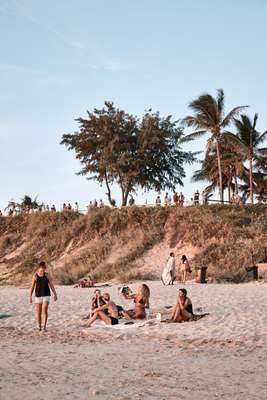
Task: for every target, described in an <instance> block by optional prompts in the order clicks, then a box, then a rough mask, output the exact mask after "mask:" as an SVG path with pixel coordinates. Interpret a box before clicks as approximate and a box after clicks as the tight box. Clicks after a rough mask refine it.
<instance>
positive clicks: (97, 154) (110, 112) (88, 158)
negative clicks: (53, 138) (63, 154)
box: [61, 102, 195, 206]
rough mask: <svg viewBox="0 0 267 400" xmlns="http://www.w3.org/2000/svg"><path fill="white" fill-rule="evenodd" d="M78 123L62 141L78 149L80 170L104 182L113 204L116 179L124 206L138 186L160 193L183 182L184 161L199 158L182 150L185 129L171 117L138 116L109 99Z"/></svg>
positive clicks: (76, 151) (150, 114) (70, 147)
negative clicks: (183, 130) (120, 107)
mask: <svg viewBox="0 0 267 400" xmlns="http://www.w3.org/2000/svg"><path fill="white" fill-rule="evenodd" d="M77 121H78V123H79V131H77V132H74V133H71V134H64V135H63V137H62V141H61V144H64V145H66V146H67V147H68V149H69V150H74V151H75V153H76V158H77V159H79V160H80V162H81V164H82V169H81V171H80V172H79V173H78V174H82V175H88V179H95V180H97V181H98V182H99V183H100V184H105V185H106V188H107V195H108V199H109V202H110V203H111V204H112V203H113V199H112V193H111V186H112V184H113V183H117V184H118V185H119V187H120V190H121V201H122V205H123V206H124V205H126V204H127V199H128V196H129V193H130V192H133V191H135V190H136V189H137V188H138V187H140V188H142V189H144V190H149V189H155V190H157V191H159V190H163V189H165V188H170V189H171V188H174V187H175V185H176V184H180V185H182V179H183V178H184V177H185V171H184V167H183V164H184V163H185V162H193V161H194V159H195V158H194V154H193V153H191V152H184V151H182V150H181V145H180V144H181V140H182V137H183V132H182V130H181V129H180V128H179V127H178V124H177V121H174V122H173V121H172V120H171V117H170V116H167V117H163V118H162V117H160V115H159V113H152V112H151V110H149V111H147V112H146V113H145V114H144V116H143V117H142V119H141V120H140V119H138V118H137V117H135V116H133V115H131V114H128V113H126V112H125V111H123V110H120V109H117V108H115V106H114V104H113V103H110V102H105V104H104V107H103V108H102V109H100V110H98V109H94V110H93V112H89V111H87V118H78V119H77Z"/></svg>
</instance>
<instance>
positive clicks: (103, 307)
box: [93, 303, 108, 313]
mask: <svg viewBox="0 0 267 400" xmlns="http://www.w3.org/2000/svg"><path fill="white" fill-rule="evenodd" d="M107 308H108V303H106V304H104V305H103V306H99V307H97V308H95V309H94V310H93V313H95V312H97V311H104V310H106V309H107Z"/></svg>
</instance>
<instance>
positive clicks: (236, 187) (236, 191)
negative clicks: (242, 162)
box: [234, 168, 238, 194]
mask: <svg viewBox="0 0 267 400" xmlns="http://www.w3.org/2000/svg"><path fill="white" fill-rule="evenodd" d="M234 179H235V194H237V193H238V186H237V176H236V168H235V170H234Z"/></svg>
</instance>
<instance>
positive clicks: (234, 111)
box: [221, 106, 249, 128]
mask: <svg viewBox="0 0 267 400" xmlns="http://www.w3.org/2000/svg"><path fill="white" fill-rule="evenodd" d="M247 107H249V106H239V107H234V108H233V109H232V110H231V111H230V112H229V113H228V114H227V115H226V117H225V118H224V119H223V121H222V123H221V126H222V127H223V128H225V127H226V126H228V125H229V124H230V123H231V122H232V121H233V120H234V118H235V117H236V116H238V115H239V114H240V112H241V111H242V110H244V108H247Z"/></svg>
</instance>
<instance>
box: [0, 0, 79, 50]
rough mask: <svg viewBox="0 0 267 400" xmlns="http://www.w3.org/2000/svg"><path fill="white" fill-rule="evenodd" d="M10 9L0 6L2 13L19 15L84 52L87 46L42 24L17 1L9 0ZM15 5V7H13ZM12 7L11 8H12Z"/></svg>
mask: <svg viewBox="0 0 267 400" xmlns="http://www.w3.org/2000/svg"><path fill="white" fill-rule="evenodd" d="M7 4H8V5H9V8H8V9H7V8H6V7H3V6H2V5H1V6H0V11H3V12H5V13H9V14H12V13H13V14H14V15H16V14H17V15H19V16H20V17H22V18H24V19H26V20H27V21H29V22H31V23H32V24H34V25H37V26H38V27H40V28H41V29H43V30H45V31H46V32H48V33H50V34H52V35H53V36H55V37H57V38H58V39H59V40H60V41H61V42H62V43H64V44H65V45H67V46H69V47H72V48H74V49H78V50H84V49H85V46H84V44H83V43H81V42H79V41H76V40H73V39H72V38H71V39H69V38H68V37H67V36H66V35H64V34H63V33H61V32H60V31H58V30H57V29H54V28H53V27H52V26H50V25H49V24H47V23H43V22H41V21H40V20H39V19H38V18H36V17H34V16H33V15H32V14H30V13H29V12H27V11H26V9H25V7H22V5H21V4H20V3H19V2H18V1H17V0H9V3H7ZM12 4H13V7H12ZM10 5H11V7H10Z"/></svg>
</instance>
